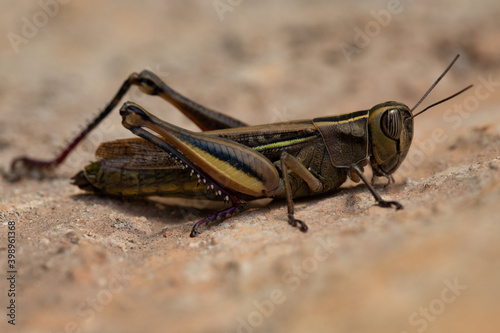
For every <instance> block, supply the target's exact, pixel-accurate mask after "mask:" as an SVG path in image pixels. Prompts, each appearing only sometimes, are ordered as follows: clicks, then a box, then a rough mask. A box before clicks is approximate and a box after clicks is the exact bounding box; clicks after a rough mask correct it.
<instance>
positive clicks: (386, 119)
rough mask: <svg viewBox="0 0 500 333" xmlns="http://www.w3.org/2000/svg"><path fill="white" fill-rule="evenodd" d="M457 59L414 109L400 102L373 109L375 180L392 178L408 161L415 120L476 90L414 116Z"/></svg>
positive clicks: (371, 116)
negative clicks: (407, 155) (407, 156)
mask: <svg viewBox="0 0 500 333" xmlns="http://www.w3.org/2000/svg"><path fill="white" fill-rule="evenodd" d="M457 59H458V55H457V56H455V58H454V59H453V61H452V62H451V63H450V64H449V65H448V67H447V68H446V69H445V70H444V72H443V73H442V74H441V75H440V76H439V77H438V78H437V80H436V81H434V83H433V84H432V85H431V87H430V88H429V89H428V90H427V91H426V92H425V94H424V95H423V96H422V98H420V100H419V101H418V102H417V104H415V106H414V107H413V108H411V109H410V108H408V107H407V106H406V105H404V104H401V103H398V102H385V103H382V104H378V105H375V106H374V107H373V108H371V109H370V111H369V112H370V114H369V118H368V130H369V135H370V140H371V156H370V164H371V166H372V169H373V174H374V175H375V176H378V177H381V176H384V177H389V175H391V174H392V173H393V172H394V171H396V169H397V168H398V167H399V166H400V165H401V163H402V162H403V160H404V159H405V157H406V154H407V153H408V150H409V149H410V145H411V140H412V138H413V118H415V117H416V116H418V115H419V114H422V113H424V112H425V111H427V110H429V109H430V108H432V107H434V106H436V105H439V104H441V103H443V102H446V101H447V100H449V99H452V98H453V97H455V96H458V95H460V94H461V93H463V92H464V91H466V90H468V89H470V88H471V87H472V85H469V86H467V87H465V88H464V89H462V90H460V91H459V92H457V93H455V94H453V95H451V96H449V97H447V98H444V99H442V100H440V101H438V102H435V103H433V104H431V105H429V106H428V107H426V108H424V109H423V110H422V111H419V112H417V113H415V114H413V111H414V110H415V109H416V108H417V107H418V106H419V105H420V103H422V101H423V100H424V99H425V98H426V97H427V95H429V93H430V92H431V91H432V89H434V87H435V86H436V85H437V84H438V83H439V81H441V79H442V78H443V77H444V76H445V75H446V73H448V71H449V70H450V68H451V66H453V64H454V63H455V61H457Z"/></svg>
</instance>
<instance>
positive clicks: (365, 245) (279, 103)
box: [0, 0, 500, 332]
mask: <svg viewBox="0 0 500 333" xmlns="http://www.w3.org/2000/svg"><path fill="white" fill-rule="evenodd" d="M499 17H500V2H498V1H496V0H488V1H480V2H471V1H462V0H461V1H451V0H439V1H410V0H400V1H397V0H388V1H356V2H353V1H335V2H333V1H326V0H325V1H322V0H315V1H306V0H292V1H278V0H276V1H264V0H254V1H245V0H239V1H235V0H232V1H230V0H213V1H212V0H211V1H201V0H198V1H168V2H167V1H164V2H160V1H152V0H145V1H141V2H139V1H128V0H121V1H117V0H110V1H106V2H103V1H92V0H89V1H69V0H65V1H62V0H40V1H16V2H14V1H1V2H0V18H1V22H2V23H1V27H0V29H1V31H0V35H1V36H2V38H0V115H1V117H0V162H1V166H2V167H4V168H8V164H9V162H10V161H11V160H12V159H13V158H14V157H16V156H18V155H20V154H28V155H30V156H34V157H40V158H49V157H51V156H53V155H54V154H55V153H56V152H58V149H59V148H58V147H61V146H63V145H64V142H66V141H67V140H68V139H70V138H71V137H72V136H74V135H75V134H76V133H77V132H78V129H79V128H80V127H81V126H83V125H85V124H86V123H87V122H88V120H89V119H91V118H92V117H93V116H94V115H96V114H97V112H98V111H99V110H100V109H101V108H103V107H104V106H105V104H106V103H107V102H108V101H109V100H110V99H111V98H112V96H113V95H114V94H115V93H116V91H117V90H118V88H119V86H120V85H121V83H122V82H123V81H124V80H125V79H126V78H127V77H128V75H129V74H131V73H132V72H139V71H141V70H143V69H149V70H152V71H154V72H155V73H156V74H158V75H159V76H160V77H161V78H162V79H164V80H165V82H167V84H169V85H170V86H172V87H173V88H174V89H176V90H177V91H179V92H180V93H182V94H184V95H185V96H187V97H189V98H191V99H193V100H195V101H197V102H199V103H201V104H203V105H205V106H207V107H210V108H213V109H215V110H219V111H222V112H224V113H227V114H230V115H231V116H233V117H236V118H238V119H241V120H242V121H244V122H247V123H250V124H261V123H272V122H278V121H288V120H294V119H304V118H313V117H319V116H326V115H333V114H340V113H346V112H352V111H356V110H362V109H368V108H371V107H372V106H373V105H375V104H378V103H381V102H385V101H388V100H397V101H400V102H403V103H406V104H408V105H409V106H410V107H412V106H413V105H414V104H415V103H416V102H417V101H418V99H419V98H420V97H421V96H422V95H423V93H424V92H425V91H426V90H427V88H428V87H429V86H430V84H431V83H432V82H433V81H434V80H435V79H436V78H437V77H438V76H439V74H440V73H441V72H442V71H443V70H444V68H445V67H446V66H447V65H448V64H449V62H450V61H451V60H452V59H453V57H454V56H455V55H456V54H460V59H459V60H458V62H457V63H456V65H455V66H454V67H453V69H452V70H451V71H450V73H449V74H448V75H447V76H446V77H445V78H444V79H443V81H442V83H440V84H439V85H438V87H437V88H436V89H435V91H433V93H432V94H431V95H430V96H429V98H428V100H426V101H425V102H424V103H423V105H424V106H425V105H428V104H430V103H431V102H434V101H436V100H438V99H440V98H444V97H446V96H448V95H450V94H452V93H454V92H456V91H458V90H460V89H462V88H463V87H465V86H467V85H468V84H471V83H472V84H474V85H475V86H476V88H477V87H481V88H480V89H481V90H479V91H478V90H477V89H476V88H475V89H476V90H474V89H473V90H471V91H469V93H468V94H469V95H470V96H472V97H470V98H469V100H468V102H467V100H466V97H463V96H462V97H459V98H458V99H457V103H462V104H461V105H462V108H457V107H455V106H454V105H456V104H454V102H450V103H449V104H447V105H445V106H443V107H439V109H435V110H433V111H432V112H429V113H427V114H426V115H425V116H422V117H419V118H417V120H416V125H415V126H416V129H415V138H414V142H415V145H417V144H416V142H424V141H425V139H426V138H429V137H432V135H433V133H434V130H435V129H436V128H438V129H442V131H443V133H446V137H447V139H446V140H445V142H439V143H441V145H438V146H437V147H436V148H433V149H431V151H428V152H427V153H426V154H425V155H426V157H425V161H424V162H419V163H417V162H415V163H414V164H411V165H410V167H407V168H405V169H403V170H402V171H401V172H400V173H398V174H397V179H398V181H397V182H399V183H400V184H406V185H399V187H398V185H396V187H395V188H394V189H392V190H389V191H391V192H389V193H391V194H394V195H395V194H396V193H399V192H403V193H409V194H402V195H403V200H407V201H410V200H411V198H412V197H411V196H412V195H414V196H415V197H416V198H417V199H416V201H415V203H411V204H409V207H410V212H406V211H405V212H404V213H401V214H403V215H398V216H396V217H394V216H393V212H390V213H387V212H386V211H385V210H381V211H379V210H377V209H376V208H369V207H371V204H372V203H370V200H371V198H370V197H369V195H367V196H366V198H365V197H363V200H365V199H366V202H367V204H366V205H365V206H363V207H365V208H364V210H362V213H361V214H359V212H360V211H359V207H357V206H353V207H347V208H346V207H345V205H344V201H342V202H338V203H337V202H336V201H325V200H334V199H331V198H328V199H323V201H322V203H323V204H324V207H325V208H324V210H323V209H322V208H321V207H323V206H321V205H319V206H318V203H317V202H316V201H314V200H312V201H306V202H305V203H301V204H300V205H299V207H302V208H299V209H306V210H305V213H304V214H306V215H305V216H307V217H309V221H311V222H313V221H318V222H315V223H318V224H319V225H320V226H321V228H320V227H319V225H316V229H315V231H314V228H313V230H312V231H311V233H309V234H308V235H306V236H305V237H304V235H300V234H298V233H295V232H294V230H290V228H288V226H287V225H286V222H285V221H284V219H283V216H284V207H283V205H282V204H276V205H274V206H271V207H272V209H273V210H275V212H274V211H272V210H269V209H264V213H263V212H262V211H260V212H259V211H256V212H250V213H249V215H245V216H243V214H242V217H241V218H240V219H236V221H237V222H234V224H235V225H240V223H241V225H243V227H241V228H242V229H241V230H240V229H238V231H237V232H236V230H235V229H231V228H229V227H228V226H229V225H232V224H231V223H224V224H223V226H219V227H214V228H212V229H210V230H207V231H206V232H205V233H204V234H202V235H200V236H201V237H200V238H199V239H195V240H192V239H189V238H188V237H187V235H188V232H187V231H188V229H189V228H190V225H191V222H193V221H196V219H197V218H198V219H199V218H201V217H200V216H199V215H197V216H194V217H193V216H191V219H188V221H189V223H187V220H186V219H184V218H181V217H180V216H184V215H183V214H181V213H175V212H174V213H170V211H169V210H168V209H167V210H165V209H164V207H160V208H158V207H159V206H157V205H155V204H150V203H139V204H137V206H136V205H135V203H133V202H128V201H125V202H121V201H119V202H117V201H113V200H111V199H105V198H94V197H84V198H83V199H79V200H75V199H74V198H73V197H72V196H74V195H78V194H79V193H81V192H80V191H79V190H78V189H76V188H73V186H71V185H69V182H68V178H69V177H71V176H73V175H74V174H75V173H76V172H77V171H78V170H80V168H81V167H83V166H84V165H85V164H86V163H87V162H88V161H90V160H92V159H93V153H94V151H95V149H96V147H97V145H98V143H99V142H102V141H108V140H112V139H115V138H119V137H130V136H131V134H130V133H129V132H128V131H127V130H125V129H124V128H122V126H121V119H120V117H119V115H118V112H115V113H114V114H112V115H110V116H109V117H108V119H106V120H105V122H104V123H103V124H102V127H101V129H100V130H99V131H97V132H96V133H94V134H93V135H92V136H91V137H90V138H89V139H88V140H87V141H85V143H84V144H83V145H82V146H81V147H80V148H79V149H78V152H77V153H75V154H74V155H72V156H71V157H70V159H69V160H68V162H67V163H65V165H64V166H63V167H62V168H61V169H60V170H59V171H58V173H57V176H58V178H57V179H53V180H50V181H43V182H37V181H34V180H25V181H22V182H20V183H17V184H10V183H7V182H5V181H3V180H2V181H0V210H1V211H2V215H1V216H0V218H1V219H3V220H5V221H7V220H12V219H17V218H20V221H21V222H19V228H20V233H19V236H18V237H19V239H18V242H19V244H20V249H21V251H22V252H21V253H19V255H20V259H19V264H20V265H21V266H20V267H21V268H20V269H19V272H20V279H19V283H20V287H19V292H20V298H19V304H20V305H19V308H18V319H17V320H18V323H19V324H18V325H16V326H15V327H12V326H11V325H7V324H6V322H5V316H4V317H3V319H2V322H1V323H0V327H2V329H1V330H2V332H137V331H138V330H144V331H149V332H153V331H158V332H165V331H168V332H170V331H172V332H174V331H175V332H179V331H193V332H195V331H197V332H235V331H236V332H277V331H289V332H306V331H312V330H313V329H314V330H315V331H318V332H332V331H333V332H353V331H356V332H361V331H367V332H368V331H370V332H374V331H384V332H423V331H426V332H445V331H448V332H449V331H455V332H459V331H462V332H469V331H471V330H472V329H474V330H476V331H482V332H487V331H491V332H493V331H494V330H493V329H492V327H495V326H496V327H498V326H499V324H500V323H499V322H498V318H497V316H494V313H498V311H499V302H498V299H500V298H499V296H500V291H499V287H498V281H499V280H498V279H499V277H500V275H499V270H500V268H499V266H498V260H496V258H497V256H496V255H494V254H493V252H494V251H493V249H498V245H492V244H493V243H494V242H493V239H492V238H490V237H493V235H494V233H492V230H495V231H498V227H494V226H492V225H491V224H487V221H489V222H491V219H492V218H493V216H495V214H497V213H498V211H495V210H494V209H493V207H496V205H493V204H491V205H490V206H487V207H486V208H485V207H483V206H480V205H479V206H478V204H477V202H476V201H474V200H479V199H478V198H482V197H483V196H486V195H494V197H492V198H494V199H491V200H496V199H497V198H498V186H497V185H498V184H499V183H498V182H497V181H498V178H496V177H497V176H496V173H498V171H496V173H495V170H496V169H495V167H498V165H497V164H494V165H493V166H491V167H489V168H486V169H485V170H486V171H484V172H485V173H484V174H483V173H479V174H478V175H476V174H474V175H471V176H470V179H472V180H471V181H470V182H469V183H467V182H465V183H463V182H462V180H463V179H462V178H453V179H452V180H449V179H448V178H446V177H445V178H443V179H440V180H435V181H434V182H432V181H429V182H428V184H427V185H425V184H423V185H422V184H421V183H418V182H419V179H424V178H425V179H431V178H429V177H433V175H434V174H436V173H439V172H444V173H446V174H448V173H447V172H449V170H450V168H452V167H455V166H464V165H465V166H468V165H482V164H481V163H486V162H488V163H490V164H491V163H493V162H491V161H493V160H494V158H495V157H498V147H499V141H498V140H499V139H498V133H499V126H500V112H499V110H498V105H499V102H500V94H499V92H498V87H499V86H500V57H499V50H500V21H499V20H498V18H499ZM126 99H127V100H132V101H135V102H138V103H140V104H141V105H143V106H144V107H146V108H147V109H148V110H150V111H152V112H153V113H154V114H155V115H157V116H159V117H160V118H162V119H165V120H167V121H169V122H172V123H174V124H176V125H179V126H182V127H185V128H188V129H191V130H196V126H194V125H193V124H192V123H191V122H190V121H189V120H188V119H187V118H185V117H184V116H183V115H182V114H180V113H179V112H177V111H176V110H175V109H174V108H173V107H171V106H169V105H167V103H165V102H163V101H162V100H159V99H157V98H154V97H149V96H144V95H143V94H141V93H140V92H138V91H137V90H131V91H130V92H129V93H128V95H127V97H126ZM464 105H465V106H464ZM79 126H80V127H79ZM422 149H424V148H421V149H420V151H422ZM416 151H418V149H417V150H416ZM414 159H415V161H416V159H417V157H414ZM495 163H496V162H495ZM490 164H488V165H490ZM412 165H414V166H415V165H417V166H418V167H413V168H412V167H411V166H412ZM495 165H496V166H495ZM464 168H465V167H464ZM464 170H469V169H467V168H465V169H464ZM470 170H472V169H470ZM474 170H483V169H477V168H476V169H474ZM478 172H480V171H478ZM481 172H482V171H481ZM444 173H443V174H442V176H443V175H444ZM481 175H483V176H484V177H483V176H481ZM426 177H427V178H426ZM443 177H444V176H443ZM474 177H475V178H474ZM481 177H483V178H481ZM467 179H469V178H467ZM478 179H479V180H478ZM412 181H413V182H415V183H414V184H417V185H415V186H416V187H415V188H413V190H414V191H413V192H411V191H410V192H404V191H403V188H402V186H412V184H413V183H412ZM482 182H484V184H483V183H482ZM478 183H480V184H482V185H481V186H482V187H481V188H480V190H478V191H477V192H474V189H477V184H478ZM429 184H430V185H429ZM464 184H465V185H464ZM420 185H421V187H418V186H420ZM434 185H436V187H439V188H441V190H440V191H444V192H445V193H444V194H443V193H442V192H432V193H427V192H425V189H428V188H433V186H434ZM468 186H469V187H468ZM356 189H359V188H356ZM356 193H357V194H355V195H354V196H356V195H359V194H360V193H364V192H363V191H362V190H361V189H360V191H358V192H356ZM454 193H455V194H454ZM453 194H454V195H453ZM471 195H473V197H470V196H471ZM340 198H341V199H342V200H345V201H349V200H350V201H352V200H356V199H353V197H352V195H351V194H350V193H349V192H348V191H347V192H346V191H344V192H341V195H340ZM461 198H462V199H463V198H466V199H463V200H462V199H461ZM441 199H442V200H443V205H442V206H433V204H435V203H436V202H438V201H439V200H441ZM337 200H339V199H337ZM464 200H466V201H464ZM467 200H468V201H467ZM362 202H364V201H362ZM464 202H465V203H466V204H467V205H469V206H466V205H465V203H464ZM491 202H494V201H491ZM358 204H359V203H358ZM412 205H413V206H412ZM464 205H465V206H466V207H468V209H467V210H465V211H460V207H464ZM405 206H406V202H405ZM135 207H137V208H135ZM318 207H319V208H318ZM411 207H413V209H411ZM478 207H483V208H478ZM469 208H470V209H469ZM307 209H308V210H307ZM336 209H337V210H336ZM344 209H347V211H348V215H346V216H345V218H346V219H345V220H341V217H339V216H344V215H342V212H343V211H344ZM491 209H493V210H491ZM368 210H369V211H368ZM315 212H316V213H317V214H318V215H314V213H315ZM329 212H334V214H338V215H335V216H333V217H332V216H330V217H326V216H327V215H328V214H329ZM311 214H313V215H311ZM349 214H351V215H349ZM384 214H389V215H384ZM404 214H406V215H404ZM468 214H471V215H468ZM262 216H264V217H262ZM372 216H374V218H375V221H376V223H375V224H373V223H372V222H373V220H370V219H371V217H372ZM488 216H489V218H488ZM350 217H352V218H350ZM482 217H483V218H484V219H482ZM169 218H170V219H173V220H174V222H173V223H167V222H165V219H169ZM328 218H334V219H335V221H339V220H340V221H341V222H338V224H334V223H333V222H331V223H330V222H329V220H328ZM342 218H344V217H342ZM348 218H349V219H348ZM474 220H475V221H476V222H477V221H478V220H479V221H483V222H484V223H485V225H484V226H483V227H484V228H483V229H481V228H480V227H479V226H476V227H477V229H473V228H472V226H471V224H470V223H472V222H473V221H474ZM120 221H121V222H120ZM252 221H253V222H252ZM273 221H274V222H276V224H273V223H274V222H273ZM370 221H371V222H370ZM457 221H462V222H460V223H459V222H457ZM120 223H121V224H120ZM370 223H372V224H370ZM452 223H456V224H455V225H454V224H452ZM124 225H125V227H123V226H124ZM276 225H278V226H279V227H280V228H279V229H278V230H274V229H272V228H273V227H276ZM443 225H445V226H443ZM457 225H460V228H458V230H459V231H457ZM224 226H225V227H224ZM165 227H167V228H170V230H169V232H168V233H167V234H165V233H162V230H163V228H165ZM235 228H239V227H238V226H236V227H235ZM261 228H264V229H261ZM493 228H496V229H493ZM473 230H479V231H477V235H476V236H477V238H474V240H473V241H472V243H470V244H474V245H471V247H470V248H469V247H462V245H463V243H461V241H460V240H462V238H461V237H473V235H471V233H473V232H474V231H473ZM455 233H456V234H455ZM436 234H437V235H438V236H436ZM75 235H76V236H75ZM325 235H327V236H325ZM451 235H453V237H452V236H451ZM497 235H498V234H497ZM2 237H3V238H2ZM325 237H326V238H325ZM4 238H5V233H3V234H2V235H1V236H0V239H1V240H4ZM75 239H76V240H75ZM325 242H326V243H325ZM325 244H326V245H325ZM328 244H330V245H328ZM331 244H335V246H333V245H331ZM443 244H445V245H443ZM3 245H4V243H2V244H0V254H2V255H3V254H4V253H6V252H5V248H2V247H1V246H3ZM441 246H444V248H441ZM459 249H462V251H465V253H461V252H460V251H459ZM471 249H472V250H471ZM457 251H458V252H457ZM395 253H400V255H399V256H396V257H394V256H395ZM457 253H461V255H460V256H459V254H457ZM466 253H468V254H469V256H468V255H466ZM496 253H498V252H496ZM323 257H324V258H325V259H324V260H325V261H323V260H320V259H321V258H323ZM459 257H460V258H459ZM464 257H465V259H464ZM436 258H438V259H436ZM478 258H482V259H478ZM488 259H492V260H493V261H491V262H490V261H488ZM429 260H431V262H430V263H429ZM432 260H438V261H437V262H435V261H432ZM1 262H2V265H4V262H5V260H4V259H2V260H1ZM471 264H474V265H477V266H473V265H471ZM490 264H491V266H489V265H490ZM2 267H3V266H2ZM294 267H295V268H297V267H298V268H297V269H295V268H294ZM300 268H301V269H302V271H300ZM123 272H125V273H123ZM456 279H458V282H457V280H456ZM116 281H118V282H116ZM493 281H495V283H493ZM115 282H116V283H117V285H114V283H115ZM2 283H5V282H2ZM464 285H466V286H467V289H463V288H462V289H461V286H464ZM0 287H2V289H1V291H0V295H1V296H0V300H2V302H1V304H2V308H3V309H5V307H4V306H3V305H5V304H6V302H7V300H6V297H5V294H6V292H5V290H6V286H4V284H0ZM462 293H463V295H462ZM443 295H444V296H443ZM464 295H465V296H464ZM443 297H444V298H443ZM4 300H5V301H4ZM455 300H458V301H457V302H455ZM4 303H5V304H4ZM421 309H424V310H421ZM3 311H4V310H2V312H3ZM422 311H423V312H422ZM425 311H427V312H425Z"/></svg>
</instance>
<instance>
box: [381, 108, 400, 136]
mask: <svg viewBox="0 0 500 333" xmlns="http://www.w3.org/2000/svg"><path fill="white" fill-rule="evenodd" d="M380 122H381V127H382V131H383V132H384V134H385V135H387V136H388V137H389V138H391V139H394V140H397V139H399V136H400V135H401V126H402V124H403V120H402V119H401V112H399V110H398V109H392V110H389V111H386V112H385V113H384V114H383V115H382V119H381V121H380Z"/></svg>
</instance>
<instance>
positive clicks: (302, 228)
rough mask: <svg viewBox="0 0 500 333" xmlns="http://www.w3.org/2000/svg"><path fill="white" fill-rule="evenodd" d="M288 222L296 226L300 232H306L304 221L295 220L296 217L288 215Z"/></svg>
mask: <svg viewBox="0 0 500 333" xmlns="http://www.w3.org/2000/svg"><path fill="white" fill-rule="evenodd" d="M288 224H290V225H291V226H292V227H298V228H299V230H300V231H302V232H306V231H307V229H309V228H308V227H307V224H305V223H304V222H302V221H301V220H297V219H296V218H294V217H293V216H289V217H288Z"/></svg>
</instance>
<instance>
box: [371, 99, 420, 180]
mask: <svg viewBox="0 0 500 333" xmlns="http://www.w3.org/2000/svg"><path fill="white" fill-rule="evenodd" d="M368 129H369V133H370V137H371V140H370V142H371V147H370V148H371V157H370V163H371V166H372V169H373V173H374V174H375V176H378V177H382V176H388V175H390V174H392V173H393V172H394V171H396V169H397V168H398V167H399V166H400V165H401V163H402V162H403V160H404V159H405V157H406V154H407V153H408V150H409V149H410V145H411V140H412V138H413V118H412V113H411V111H410V109H409V108H408V107H407V106H406V105H404V104H401V103H398V102H385V103H382V104H378V105H375V106H374V107H373V108H371V109H370V115H369V118H368Z"/></svg>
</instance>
